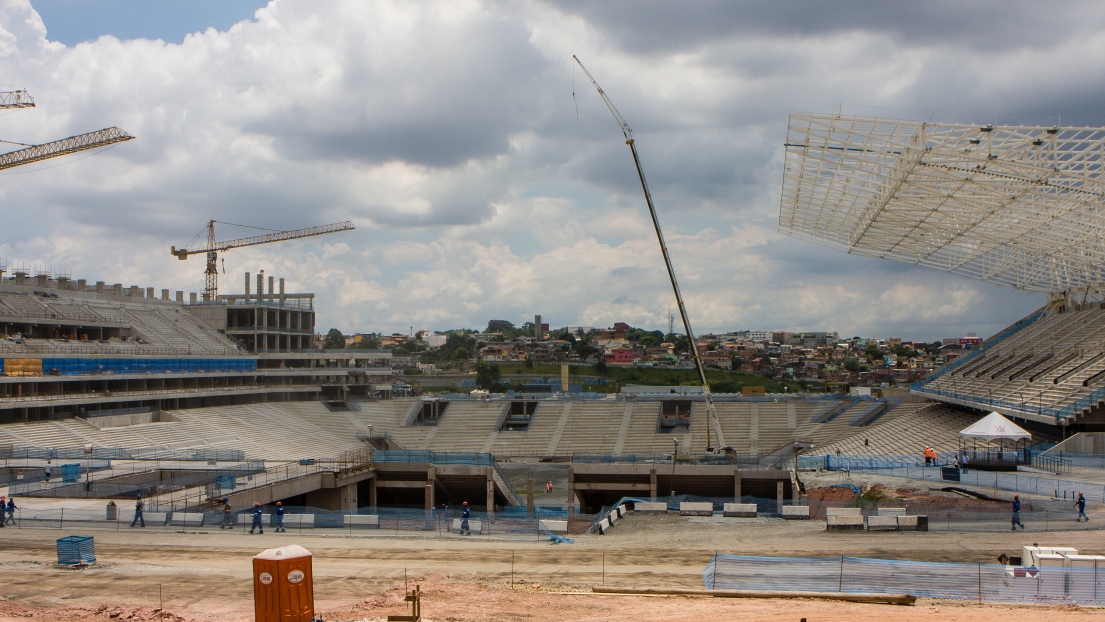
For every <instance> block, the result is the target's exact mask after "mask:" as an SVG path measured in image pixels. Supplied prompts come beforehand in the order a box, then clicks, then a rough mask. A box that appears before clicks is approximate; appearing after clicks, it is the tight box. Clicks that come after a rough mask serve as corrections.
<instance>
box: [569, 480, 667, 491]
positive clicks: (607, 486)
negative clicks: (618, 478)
mask: <svg viewBox="0 0 1105 622" xmlns="http://www.w3.org/2000/svg"><path fill="white" fill-rule="evenodd" d="M575 489H576V490H608V491H619V490H627V491H633V492H649V491H652V490H654V488H653V487H652V484H629V483H619V482H593V483H577V484H576V485H575Z"/></svg>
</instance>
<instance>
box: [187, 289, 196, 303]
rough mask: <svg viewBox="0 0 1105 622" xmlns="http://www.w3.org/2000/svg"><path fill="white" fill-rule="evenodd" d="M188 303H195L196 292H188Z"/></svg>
mask: <svg viewBox="0 0 1105 622" xmlns="http://www.w3.org/2000/svg"><path fill="white" fill-rule="evenodd" d="M188 304H193V305H194V304H196V292H189V293H188Z"/></svg>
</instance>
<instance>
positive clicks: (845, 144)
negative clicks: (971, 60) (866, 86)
mask: <svg viewBox="0 0 1105 622" xmlns="http://www.w3.org/2000/svg"><path fill="white" fill-rule="evenodd" d="M1103 166H1105V128H1090V127H1004V126H989V125H988V126H978V125H956V124H945V123H923V122H918V121H901V120H887V119H874V118H861V117H843V116H839V115H822V114H792V115H791V116H790V123H789V128H788V131H787V142H786V161H785V171H784V174H783V191H782V201H781V205H780V209H779V230H780V231H781V232H783V233H786V234H788V235H792V236H795V237H798V238H804V239H808V240H811V241H814V242H816V243H819V244H823V245H827V246H829V247H832V248H837V249H840V250H843V251H845V252H848V253H851V254H857V255H865V256H870V257H879V258H883V259H892V260H895V261H901V262H905V263H911V264H916V265H922V266H928V267H931V268H936V269H938V270H944V271H948V272H954V273H957V274H962V275H965V276H969V277H973V278H977V279H982V280H985V281H991V282H994V283H999V284H1002V285H1007V286H1010V287H1015V288H1019V289H1026V290H1031V291H1038V292H1046V293H1053V294H1054V293H1057V292H1071V291H1072V290H1076V289H1083V288H1085V289H1086V290H1087V291H1089V290H1090V289H1091V288H1092V289H1094V290H1098V289H1100V288H1102V287H1105V178H1103V176H1102V174H1103Z"/></svg>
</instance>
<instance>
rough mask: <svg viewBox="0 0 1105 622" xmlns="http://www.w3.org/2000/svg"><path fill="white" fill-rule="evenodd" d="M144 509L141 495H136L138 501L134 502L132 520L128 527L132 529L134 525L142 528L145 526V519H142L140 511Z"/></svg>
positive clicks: (144, 505)
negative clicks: (138, 524)
mask: <svg viewBox="0 0 1105 622" xmlns="http://www.w3.org/2000/svg"><path fill="white" fill-rule="evenodd" d="M145 507H146V504H145V503H144V502H143V501H142V495H138V499H137V500H136V501H135V502H134V520H132V521H131V522H130V526H131V527H134V524H135V523H141V524H142V527H145V526H146V519H145V518H143V517H142V510H143V509H144V508H145Z"/></svg>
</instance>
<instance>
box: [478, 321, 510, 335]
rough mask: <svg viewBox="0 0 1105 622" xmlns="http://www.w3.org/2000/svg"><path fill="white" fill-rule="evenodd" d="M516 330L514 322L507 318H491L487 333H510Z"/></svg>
mask: <svg viewBox="0 0 1105 622" xmlns="http://www.w3.org/2000/svg"><path fill="white" fill-rule="evenodd" d="M512 330H514V322H509V321H507V320H491V321H490V322H488V323H487V330H486V331H484V332H487V333H508V332H510V331H512Z"/></svg>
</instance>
